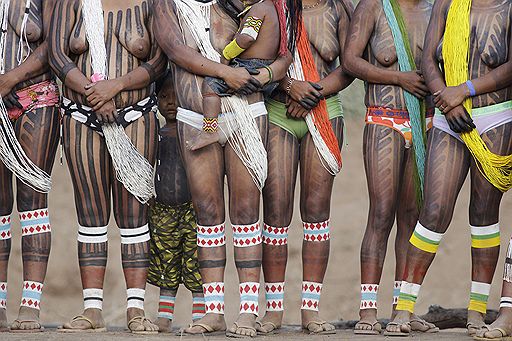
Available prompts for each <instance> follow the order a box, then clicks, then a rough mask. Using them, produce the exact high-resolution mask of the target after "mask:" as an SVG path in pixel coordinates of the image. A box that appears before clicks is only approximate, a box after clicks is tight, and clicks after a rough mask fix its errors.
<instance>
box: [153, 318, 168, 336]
mask: <svg viewBox="0 0 512 341" xmlns="http://www.w3.org/2000/svg"><path fill="white" fill-rule="evenodd" d="M155 324H156V325H157V326H158V332H159V333H170V332H171V329H172V328H171V327H172V320H169V319H166V318H165V317H159V318H157V319H156V322H155Z"/></svg>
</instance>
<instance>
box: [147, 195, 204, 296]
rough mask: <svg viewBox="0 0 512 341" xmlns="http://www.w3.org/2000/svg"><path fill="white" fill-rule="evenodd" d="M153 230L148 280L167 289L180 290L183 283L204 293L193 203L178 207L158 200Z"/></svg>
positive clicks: (151, 224)
mask: <svg viewBox="0 0 512 341" xmlns="http://www.w3.org/2000/svg"><path fill="white" fill-rule="evenodd" d="M149 230H150V233H151V240H150V246H151V249H150V252H151V255H150V265H149V272H148V283H151V284H153V285H156V286H158V287H160V288H162V289H166V290H177V289H178V286H179V285H180V284H183V285H185V287H186V288H187V289H188V290H190V291H192V292H194V293H202V292H203V288H202V280H201V274H200V273H199V263H198V260H197V223H196V214H195V212H194V207H193V206H192V203H186V204H183V205H179V206H174V207H170V206H167V205H163V204H160V203H158V202H157V203H155V204H154V205H153V206H151V208H150V211H149Z"/></svg>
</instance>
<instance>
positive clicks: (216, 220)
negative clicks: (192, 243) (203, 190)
mask: <svg viewBox="0 0 512 341" xmlns="http://www.w3.org/2000/svg"><path fill="white" fill-rule="evenodd" d="M208 198H210V197H209V196H206V197H202V198H201V199H200V200H195V201H194V209H195V211H196V215H197V222H198V224H199V225H202V226H213V225H219V224H222V223H224V220H225V216H224V206H223V205H224V202H223V201H220V200H209V199H208Z"/></svg>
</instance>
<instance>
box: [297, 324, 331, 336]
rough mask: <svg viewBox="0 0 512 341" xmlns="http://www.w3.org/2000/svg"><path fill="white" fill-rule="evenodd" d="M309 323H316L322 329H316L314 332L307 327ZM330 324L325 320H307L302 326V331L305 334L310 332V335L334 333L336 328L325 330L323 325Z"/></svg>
mask: <svg viewBox="0 0 512 341" xmlns="http://www.w3.org/2000/svg"><path fill="white" fill-rule="evenodd" d="M310 325H316V326H318V327H321V328H322V330H320V331H318V332H315V331H312V330H310V329H309V326H310ZM327 325H329V326H332V325H331V324H330V323H327V322H326V321H310V322H308V324H306V325H305V326H302V331H303V332H304V333H306V334H310V335H332V334H336V329H335V328H334V329H331V330H325V328H324V327H325V326H327Z"/></svg>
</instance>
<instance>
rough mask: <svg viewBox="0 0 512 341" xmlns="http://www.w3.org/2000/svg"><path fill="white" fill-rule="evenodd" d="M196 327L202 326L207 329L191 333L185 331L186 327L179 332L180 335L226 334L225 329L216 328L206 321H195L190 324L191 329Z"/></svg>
mask: <svg viewBox="0 0 512 341" xmlns="http://www.w3.org/2000/svg"><path fill="white" fill-rule="evenodd" d="M194 327H201V328H203V329H204V330H205V331H204V332H200V333H189V332H187V331H185V329H182V330H181V331H180V332H179V333H178V336H181V335H183V334H185V335H209V336H215V335H226V331H225V330H215V329H213V328H212V327H211V326H209V325H207V324H204V323H199V322H194V323H192V324H191V325H189V326H188V328H189V329H190V328H194Z"/></svg>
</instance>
